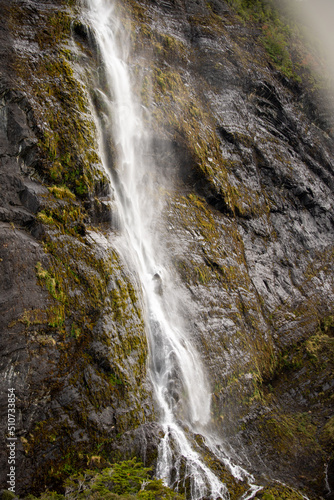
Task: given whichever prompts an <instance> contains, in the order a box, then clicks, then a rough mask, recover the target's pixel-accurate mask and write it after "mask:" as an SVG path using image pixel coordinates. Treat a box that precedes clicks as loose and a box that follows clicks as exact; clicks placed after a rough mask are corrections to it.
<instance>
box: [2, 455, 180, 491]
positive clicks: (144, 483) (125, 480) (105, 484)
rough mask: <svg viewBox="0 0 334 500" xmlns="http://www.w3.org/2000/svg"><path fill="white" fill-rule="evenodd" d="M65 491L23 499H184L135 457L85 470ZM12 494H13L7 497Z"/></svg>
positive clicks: (68, 483) (72, 478)
mask: <svg viewBox="0 0 334 500" xmlns="http://www.w3.org/2000/svg"><path fill="white" fill-rule="evenodd" d="M63 489H65V495H63V494H59V493H56V492H48V493H43V494H42V495H40V496H39V497H35V496H33V495H28V496H27V497H25V499H24V500H37V498H38V499H40V500H63V499H64V500H65V499H66V500H81V499H85V498H86V499H92V500H134V499H140V500H184V496H183V495H181V494H179V493H177V492H176V491H173V490H172V489H170V488H168V487H167V486H165V485H164V484H163V482H162V480H161V479H155V478H154V477H152V469H151V468H148V467H144V465H143V464H142V463H141V462H139V461H137V459H136V458H133V459H131V460H127V461H124V462H120V463H115V464H113V465H111V466H110V467H108V468H105V469H103V470H101V471H100V472H98V471H97V470H85V471H84V472H83V473H79V474H74V475H72V476H71V477H70V478H69V479H67V480H66V481H65V484H64V487H63ZM8 498H12V497H8Z"/></svg>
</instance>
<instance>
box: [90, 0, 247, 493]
mask: <svg viewBox="0 0 334 500" xmlns="http://www.w3.org/2000/svg"><path fill="white" fill-rule="evenodd" d="M86 2H87V5H88V14H87V15H88V22H89V24H90V25H91V27H92V28H93V30H94V32H95V37H96V41H97V44H98V47H99V51H100V54H101V59H102V64H103V67H104V77H105V80H106V82H107V84H106V85H105V86H104V92H102V91H99V92H101V98H102V99H103V100H104V109H105V116H104V125H103V129H104V131H103V132H102V131H101V133H100V136H101V141H100V149H101V157H102V159H103V161H104V163H105V168H106V172H107V173H108V175H109V177H110V179H111V184H112V187H113V189H114V196H115V202H116V205H117V211H118V214H119V219H120V222H119V225H120V228H121V232H122V236H121V241H122V242H123V244H122V246H121V252H122V255H123V257H124V258H125V260H127V261H128V262H129V263H130V265H131V266H133V267H134V269H133V271H134V273H135V274H136V275H137V276H138V277H139V281H140V284H141V288H142V294H143V301H144V308H145V311H146V323H147V324H146V329H147V335H148V342H149V346H150V372H151V378H152V382H153V386H154V390H155V396H156V400H157V402H158V405H159V409H160V415H161V416H160V424H161V426H162V428H163V430H164V437H163V438H162V440H161V443H160V446H159V453H158V465H157V475H158V476H159V477H161V478H163V479H164V480H165V482H166V483H167V484H169V485H174V486H175V485H177V484H178V483H180V481H184V482H185V484H186V485H187V496H189V497H190V498H191V499H193V500H199V499H202V498H209V497H210V498H212V499H223V500H225V499H228V498H229V493H228V491H227V488H226V486H225V485H224V484H223V483H222V482H221V481H220V480H219V479H218V478H217V476H216V475H215V474H214V473H213V472H212V471H211V470H210V469H209V467H207V466H206V464H205V463H204V462H203V461H202V459H201V457H200V454H199V453H198V451H196V450H195V448H194V446H193V445H192V444H191V441H190V439H189V438H188V437H187V435H188V434H189V433H199V434H202V435H203V436H204V437H205V428H206V426H207V425H208V423H209V419H210V401H211V394H210V388H209V385H208V383H207V381H206V377H205V373H204V370H203V368H202V364H201V360H200V358H199V355H198V353H197V352H196V350H195V348H194V347H193V346H192V344H191V342H190V340H189V335H188V334H186V329H184V328H182V327H181V326H180V325H181V324H182V322H181V321H180V320H179V318H178V317H177V314H176V313H175V311H173V310H172V309H173V308H172V307H171V302H172V300H171V294H168V292H166V293H165V292H164V293H163V294H161V277H163V282H164V286H165V283H167V282H168V280H169V277H168V272H167V269H166V268H164V266H163V265H162V263H161V262H158V261H157V259H158V255H159V252H157V250H156V249H155V245H154V241H153V233H154V231H152V224H154V218H155V217H156V215H157V211H158V205H159V203H156V204H155V201H154V200H156V199H157V196H156V194H155V193H156V191H157V188H156V187H155V186H154V181H153V180H152V179H153V178H154V165H153V166H152V162H151V161H149V159H148V155H147V154H145V145H146V144H148V140H147V137H145V131H144V126H143V124H142V121H141V117H140V114H141V113H140V111H139V110H140V107H138V106H137V105H136V104H135V100H134V97H133V93H132V90H131V83H130V76H129V68H128V65H127V53H126V50H127V48H126V47H127V45H128V44H127V43H126V40H125V38H124V37H125V34H124V33H123V29H122V26H121V24H120V22H119V21H118V20H117V16H116V15H115V3H114V2H113V1H111V0H86ZM101 128H102V127H101ZM106 132H107V133H110V134H112V135H113V141H114V143H115V144H116V149H117V159H116V163H117V168H116V169H113V172H111V171H110V169H108V161H107V156H108V155H107V154H106V151H105V147H104V141H103V137H104V138H105V135H106ZM146 153H147V151H146ZM166 289H168V285H167V286H166ZM174 309H175V308H174ZM210 439H212V438H210ZM210 439H209V440H208V447H209V448H212V447H213V445H212V446H210ZM213 451H215V450H213ZM224 460H225V461H226V460H227V459H226V456H225V455H224ZM227 462H228V463H227V465H228V466H229V467H230V470H231V472H232V473H233V471H234V469H233V467H234V466H232V464H230V463H229V461H228V460H227ZM181 468H182V474H181ZM239 469H240V468H238V471H237V475H239V476H242V479H248V480H249V479H251V476H250V475H249V474H247V473H246V472H245V471H243V470H242V469H240V470H239ZM185 478H186V479H185ZM250 491H252V488H251V489H250ZM252 496H253V495H252V494H251V495H247V496H245V497H244V498H251V497H252Z"/></svg>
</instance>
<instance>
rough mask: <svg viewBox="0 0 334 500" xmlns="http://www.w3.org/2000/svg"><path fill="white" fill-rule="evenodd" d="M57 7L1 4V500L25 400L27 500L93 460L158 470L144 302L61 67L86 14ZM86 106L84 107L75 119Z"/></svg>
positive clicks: (22, 482) (22, 450)
mask: <svg viewBox="0 0 334 500" xmlns="http://www.w3.org/2000/svg"><path fill="white" fill-rule="evenodd" d="M51 3H52V2H51ZM51 3H50V2H37V3H36V2H30V1H23V2H21V1H20V2H19V1H18V2H16V1H14V2H12V3H11V4H10V5H8V2H2V1H1V2H0V10H1V11H2V12H3V15H2V16H1V20H0V22H1V30H0V37H1V68H2V74H1V78H0V205H1V206H0V268H1V272H0V304H1V314H0V345H1V353H0V371H1V383H0V394H1V396H0V398H1V400H0V433H1V444H0V484H1V486H0V488H7V487H8V484H7V479H8V478H7V474H8V472H9V469H8V467H9V464H8V448H7V446H6V445H7V440H6V438H7V436H8V435H7V432H8V428H7V420H8V419H7V417H8V412H7V407H8V404H7V403H8V401H7V394H8V389H11V388H13V389H14V390H15V395H16V408H15V411H16V413H15V417H16V422H15V437H16V438H17V441H16V448H15V461H16V462H15V468H16V493H19V494H20V495H22V494H24V493H26V492H28V491H30V492H32V491H34V492H40V491H41V490H44V489H45V487H46V486H47V485H49V486H50V487H51V488H57V487H59V486H60V485H61V484H62V482H63V480H64V478H65V477H67V476H68V473H69V471H70V470H71V471H74V470H78V469H80V468H81V467H83V468H85V467H87V464H89V463H91V457H92V456H93V457H95V459H97V458H98V459H99V463H101V464H102V465H103V463H105V460H106V458H107V457H108V459H109V458H110V453H111V449H113V456H114V459H116V460H117V459H121V458H122V457H123V456H124V457H125V456H126V454H127V453H128V455H136V456H138V457H140V456H142V458H143V459H147V460H148V461H149V462H150V463H151V462H152V460H154V458H155V455H154V451H153V445H152V444H151V443H154V438H153V437H152V438H149V436H152V433H153V431H152V429H151V428H150V426H149V425H148V426H147V427H146V424H147V423H149V422H150V421H151V420H152V418H153V411H154V410H153V403H152V399H151V395H150V394H151V387H150V384H149V382H148V380H147V377H146V357H147V345H146V338H145V333H144V326H143V321H142V317H141V311H140V305H139V300H138V297H137V292H136V290H135V288H134V284H133V282H132V281H133V278H131V277H130V276H129V275H128V274H127V271H126V270H125V269H124V265H123V263H122V262H121V260H120V259H119V257H118V256H117V253H116V251H114V250H113V249H112V246H111V245H110V244H109V243H108V242H107V240H106V238H105V236H104V233H105V231H106V230H107V229H108V228H109V224H110V223H111V224H112V225H114V226H116V222H115V221H114V219H115V216H114V211H113V208H112V193H111V191H110V187H109V185H108V183H107V181H106V177H105V176H104V174H103V172H102V169H101V165H99V164H98V159H97V158H98V157H97V155H96V154H95V156H94V155H91V156H90V158H89V161H91V162H92V163H91V165H90V168H89V171H87V170H86V171H85V172H84V173H83V170H84V168H85V167H84V166H83V165H82V164H80V161H81V162H82V160H83V159H84V153H83V151H84V150H86V151H93V149H94V147H96V143H94V141H93V136H94V133H95V132H94V126H93V125H92V123H93V122H92V118H91V117H89V119H87V120H86V118H84V115H83V114H82V113H83V106H87V108H88V101H89V96H88V94H85V93H84V92H82V94H80V93H78V94H76V93H75V92H74V91H73V87H71V85H73V84H74V82H75V81H76V80H75V78H74V76H73V69H71V67H70V66H69V65H68V64H67V62H66V61H65V60H63V61H62V68H61V69H60V68H59V67H58V66H57V64H59V61H61V60H62V59H61V58H62V54H64V53H63V52H62V53H60V52H59V51H60V50H64V48H65V45H64V44H66V43H68V44H69V47H67V52H66V54H67V55H68V54H70V56H69V58H70V59H72V58H73V53H72V52H71V50H72V51H75V50H76V49H75V47H76V45H75V44H74V42H73V44H74V45H71V43H72V42H71V40H72V39H71V36H70V32H69V31H68V26H69V23H68V17H67V16H69V15H72V16H73V19H74V12H71V13H70V11H69V10H68V8H67V6H66V2H64V3H62V2H56V4H55V3H54V2H53V3H52V5H51ZM78 25H79V24H78ZM43 30H45V31H43ZM52 30H53V31H52ZM66 30H67V31H66ZM50 33H51V35H50ZM52 37H53V38H52ZM57 37H58V39H57ZM81 38H82V37H81ZM84 43H85V40H83V39H81V40H80V47H81V49H82V50H84ZM86 43H88V41H87V38H86ZM50 46H51V49H50ZM87 51H88V48H87ZM76 55H77V54H76ZM85 57H86V56H84V54H83V53H82V58H83V59H85ZM82 64H84V63H82ZM30 65H32V67H33V69H32V67H30ZM47 68H49V71H50V73H47ZM57 68H58V69H57ZM59 69H60V71H59ZM57 71H58V73H57ZM63 71H65V72H66V77H64V75H63V73H62V72H63ZM48 78H49V79H50V80H49V83H48V84H46V79H48ZM62 78H65V80H64V81H63V82H62V83H60V82H61V80H62ZM57 81H58V85H59V88H58V90H59V92H60V93H58V91H57ZM50 82H55V89H56V90H55V93H54V94H53V95H51V94H52V90H51V87H50ZM51 84H52V83H51ZM80 85H81V84H80V83H79V82H78V87H77V90H79V89H80V88H81V87H80ZM73 94H74V95H75V96H76V97H75V99H77V100H75V99H74V101H73V106H71V107H70V108H66V106H67V105H68V102H67V99H68V98H69V97H68V96H70V95H73ZM48 100H49V101H48ZM64 103H65V108H66V109H67V111H66V113H67V112H68V113H73V115H70V116H69V117H68V118H66V120H65V121H66V124H65V122H64V123H59V125H60V129H62V134H63V136H61V135H59V132H57V131H56V127H57V124H58V122H59V121H60V119H59V113H61V110H62V107H63V106H64ZM70 109H71V111H70ZM55 116H56V118H57V121H56V118H55ZM71 116H72V118H73V116H74V117H75V120H76V122H75V126H76V128H77V132H76V137H75V138H73V142H72V143H71V138H70V137H69V136H68V133H69V128H68V126H69V124H70V120H71ZM63 118H64V115H63ZM64 119H65V118H64ZM89 123H90V124H91V126H89ZM82 130H84V134H83V135H82V141H83V142H82V150H81V151H79V149H78V146H75V144H76V143H77V142H78V140H79V139H78V138H79V137H80V131H82ZM94 140H95V139H94ZM84 141H87V143H85V142H84ZM88 143H89V147H88V145H87V144H88ZM66 144H69V145H70V152H69V151H66V149H64V148H65V147H66ZM73 144H74V146H73ZM72 153H73V154H74V156H75V159H74V156H73V157H72V158H71V154H72ZM95 161H96V164H95V167H94V166H93V163H94V162H95ZM65 164H66V169H67V170H66V173H65V169H64V165H65ZM86 165H87V164H86ZM69 168H70V169H71V168H72V169H73V170H74V171H75V177H74V178H73V182H74V184H73V185H72V186H70V185H67V186H66V187H65V185H64V184H65V182H64V179H61V178H60V177H59V175H60V174H61V173H63V174H64V176H65V177H66V178H67V179H69V177H68V172H69V171H68V169H69ZM80 172H81V174H80ZM61 175H62V174H61ZM78 179H79V181H78ZM89 179H90V180H89ZM77 181H78V182H77ZM85 183H86V184H85ZM90 183H91V184H90ZM88 185H89V186H90V187H87V186H88ZM71 189H74V190H75V189H76V191H77V192H76V195H75V194H74V193H73V192H72V191H71ZM79 193H80V194H79ZM129 332H131V335H129ZM130 387H131V388H130ZM136 429H138V430H136ZM130 434H131V435H130ZM103 450H104V451H103ZM108 450H109V451H108Z"/></svg>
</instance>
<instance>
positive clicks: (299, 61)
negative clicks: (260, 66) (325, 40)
mask: <svg viewBox="0 0 334 500" xmlns="http://www.w3.org/2000/svg"><path fill="white" fill-rule="evenodd" d="M227 1H228V3H229V4H230V5H231V6H232V7H233V8H234V9H235V11H236V12H237V13H238V14H239V15H240V17H241V18H242V19H243V20H244V21H245V22H253V23H255V24H257V25H258V26H259V28H260V29H261V31H262V37H261V38H262V43H263V45H264V47H265V49H266V51H267V53H268V54H269V56H270V58H271V60H272V62H273V64H274V65H275V66H276V67H277V69H279V70H280V71H281V72H282V73H283V74H284V75H285V76H287V77H288V78H293V79H294V80H297V81H299V82H300V81H302V80H303V81H304V82H308V83H309V84H310V85H311V87H312V88H315V87H317V86H319V85H320V86H323V85H326V83H325V82H326V79H327V76H326V75H321V74H320V73H318V74H316V72H317V70H318V71H319V69H320V67H321V64H322V62H323V59H324V56H322V55H321V54H320V53H319V50H318V47H317V43H316V41H314V40H313V42H312V44H311V42H310V41H309V39H308V37H307V36H306V35H307V28H306V27H305V26H304V25H303V24H302V21H301V19H298V20H297V18H296V17H295V15H294V12H293V6H291V2H288V1H285V0H279V1H276V2H275V1H274V0H227ZM319 63H320V64H319ZM322 71H324V67H322Z"/></svg>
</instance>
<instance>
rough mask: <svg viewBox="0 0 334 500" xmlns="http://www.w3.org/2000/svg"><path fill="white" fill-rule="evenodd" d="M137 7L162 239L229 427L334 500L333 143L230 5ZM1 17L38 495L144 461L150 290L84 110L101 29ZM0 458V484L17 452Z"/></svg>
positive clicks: (7, 311)
mask: <svg viewBox="0 0 334 500" xmlns="http://www.w3.org/2000/svg"><path fill="white" fill-rule="evenodd" d="M125 4H126V9H127V11H128V13H129V15H130V16H132V18H133V20H134V25H133V26H135V34H136V36H135V37H134V38H133V39H134V40H135V42H134V47H133V58H132V61H131V62H132V67H133V68H134V70H135V69H136V68H138V66H139V70H140V71H141V73H140V74H143V75H144V77H146V76H147V77H149V81H150V84H147V86H146V87H145V78H143V81H144V84H143V89H142V92H141V98H142V99H143V102H144V104H145V106H146V109H148V110H149V112H150V116H151V118H150V120H149V122H150V124H152V122H153V127H152V128H153V133H152V137H153V138H152V151H153V155H154V157H155V159H156V165H157V168H158V169H159V176H160V178H161V184H162V185H163V187H166V188H167V190H168V195H167V196H166V204H165V210H164V212H163V214H162V215H161V221H160V228H161V231H162V232H163V238H160V239H161V241H163V244H162V246H163V247H164V249H165V250H164V251H165V252H166V254H167V255H166V262H169V266H170V272H171V274H173V275H175V279H176V282H177V283H178V284H179V286H180V289H181V296H182V298H183V301H182V303H180V311H181V312H182V315H183V316H185V318H186V320H187V321H188V327H189V335H190V336H191V338H192V340H193V341H194V342H195V343H196V345H197V348H198V350H199V351H200V352H201V354H202V357H203V360H204V364H205V367H206V370H207V373H208V377H209V379H210V382H211V387H212V392H213V398H212V418H213V422H214V424H215V426H216V428H217V432H218V433H219V434H220V435H221V436H222V437H223V438H224V439H227V440H229V441H230V442H231V443H232V445H233V446H234V448H235V450H242V452H241V451H240V454H239V460H240V463H242V464H243V465H244V466H246V468H247V467H251V468H253V470H254V471H255V472H256V473H258V476H259V477H261V474H265V475H266V476H269V477H270V476H271V477H273V478H275V479H280V480H282V481H286V482H288V483H289V484H291V485H294V486H298V487H305V488H307V490H308V492H309V494H310V496H312V495H315V496H319V495H324V494H325V492H326V491H325V490H326V484H325V481H326V477H325V475H324V467H323V464H324V463H326V464H328V467H327V470H328V477H327V480H328V481H329V483H330V484H332V482H333V456H332V449H333V447H332V444H333V443H332V441H331V438H330V437H329V436H330V435H331V434H330V431H329V429H330V426H329V423H330V422H331V421H330V416H331V411H332V405H333V398H332V392H333V385H332V384H331V378H332V371H333V351H332V337H333V299H334V296H333V268H332V266H333V223H334V221H333V186H334V173H333V157H334V156H333V153H334V144H333V139H332V137H331V136H330V135H328V134H327V133H326V132H324V130H323V129H326V126H325V124H322V127H323V128H322V129H321V128H318V127H317V126H315V124H314V123H313V121H314V120H315V113H316V111H315V108H314V106H313V107H312V113H310V111H309V107H308V108H304V109H303V105H302V103H303V102H304V101H303V96H302V91H301V89H300V87H299V86H298V85H297V84H294V83H293V82H289V81H287V80H286V79H284V78H283V77H282V75H280V74H279V73H278V72H277V71H276V70H275V69H274V68H273V67H272V66H271V65H270V63H269V61H268V59H267V56H266V54H265V53H264V51H263V49H262V48H261V45H259V43H258V41H259V40H258V38H259V33H258V32H257V29H255V28H254V26H251V27H248V26H244V25H241V24H240V23H239V21H238V19H237V18H236V17H235V16H234V15H233V12H232V11H231V9H230V8H229V7H228V5H227V4H226V3H225V2H224V1H221V0H213V1H210V2H208V3H207V2H204V1H202V0H198V1H191V0H187V1H183V2H181V1H178V0H175V1H174V0H173V1H172V0H152V1H147V2H145V1H143V0H141V1H130V0H129V2H127V3H126V2H125ZM140 9H142V10H140ZM0 10H1V12H4V15H3V16H2V17H1V19H0V22H1V30H0V42H1V43H0V57H1V63H2V76H1V80H0V181H1V182H0V201H1V206H0V259H1V260H0V266H1V274H0V281H1V286H0V303H1V314H0V325H1V330H0V331H1V335H0V344H1V350H0V356H1V358H0V369H1V373H2V375H3V376H2V377H1V386H0V394H1V400H0V402H1V404H0V407H1V414H0V428H1V434H0V435H1V436H5V435H6V421H7V413H6V411H7V399H6V398H7V389H8V388H9V387H15V390H16V395H17V407H16V411H17V414H16V417H17V421H16V434H17V437H18V438H19V439H18V445H17V464H16V467H17V471H20V474H19V479H18V480H17V492H19V493H20V492H22V493H23V492H26V491H40V490H42V489H44V488H45V487H48V488H51V489H52V488H54V487H58V486H59V484H60V483H61V482H62V480H63V479H64V478H65V477H66V476H67V474H68V473H69V471H70V472H71V473H72V472H75V470H76V469H82V468H85V467H86V466H87V463H90V460H91V457H92V456H96V455H101V460H102V462H103V460H106V459H109V458H110V456H111V455H112V456H113V459H115V460H119V459H122V458H127V457H128V456H134V455H137V456H141V457H142V459H143V460H145V461H146V463H148V464H151V463H153V462H154V459H155V457H156V448H157V443H158V439H159V426H158V425H156V424H154V423H152V421H153V420H154V419H155V417H154V411H153V404H154V403H153V402H152V395H151V387H150V384H149V382H148V381H147V377H146V357H147V345H146V339H145V329H144V324H143V317H142V313H141V306H140V300H139V297H138V290H136V283H134V280H133V278H132V277H131V274H130V273H129V272H128V270H127V268H126V266H125V264H124V263H123V262H122V261H121V259H120V257H119V256H118V255H117V252H116V251H115V250H114V249H113V248H112V236H113V234H114V233H113V232H112V233H111V238H110V237H109V238H108V239H107V238H106V234H109V235H110V225H111V229H112V231H116V232H117V231H118V230H119V222H118V218H117V210H116V208H115V207H114V205H113V200H112V192H111V191H110V188H109V186H108V182H107V179H106V178H105V176H104V174H103V172H102V171H101V167H100V165H99V162H100V160H99V159H98V157H97V155H96V154H95V155H93V154H91V156H85V154H86V153H87V151H92V150H93V149H94V147H92V144H94V141H95V142H96V136H95V129H94V125H92V117H91V116H90V111H89V110H90V107H89V106H90V105H94V106H95V111H96V113H97V114H98V115H99V113H100V114H101V113H102V112H103V110H102V109H101V103H99V102H98V98H97V96H96V94H94V92H92V94H89V93H88V91H86V90H83V85H82V82H84V83H85V84H86V87H87V88H89V87H90V86H93V81H94V78H93V76H92V74H97V73H98V71H97V66H98V65H99V64H98V63H99V61H97V60H96V59H97V57H98V54H97V51H96V46H95V45H94V42H93V40H92V37H91V32H90V29H89V27H87V26H85V25H84V24H83V23H82V21H81V20H80V21H79V20H78V18H77V17H76V15H75V13H74V12H73V11H70V10H69V7H68V5H67V3H66V2H61V1H58V2H57V3H56V4H55V3H54V2H47V1H45V2H44V1H39V2H35V1H32V0H31V1H30V0H29V1H28V0H20V1H13V2H12V3H11V8H10V7H9V5H8V2H6V1H4V0H0ZM48 16H49V17H48ZM69 19H70V20H71V22H69ZM43 26H44V28H45V29H44V28H43ZM70 27H71V29H70ZM43 29H44V31H43ZM71 30H72V31H71ZM14 39H15V43H14ZM148 47H149V49H148ZM66 51H67V52H66ZM64 53H65V56H64ZM66 54H67V56H68V59H66V57H67V56H66ZM138 55H140V57H138ZM75 61H79V63H78V66H76V62H75ZM59 64H60V65H59ZM25 68H28V70H29V71H26V69H25ZM148 68H149V69H148ZM100 79H101V80H103V75H102V76H101V75H100ZM102 84H103V82H102ZM71 96H76V98H75V99H74V100H73V101H72V100H70V99H71ZM70 110H71V115H70V114H69V112H70ZM73 116H74V117H75V121H73V123H72V122H71V118H73ZM312 120H313V121H312ZM319 121H320V122H323V117H322V118H321V120H319ZM59 124H60V125H61V126H59ZM71 127H72V128H71ZM73 130H75V131H76V133H75V134H73ZM74 135H75V140H74V139H73V137H74ZM66 144H69V145H70V146H69V148H68V149H66ZM109 146H110V145H109ZM109 157H110V158H109ZM108 159H109V160H110V163H111V164H112V162H113V154H112V147H111V146H110V151H109V150H108ZM77 172H78V173H77ZM65 187H66V188H67V190H66V189H65ZM166 250H167V251H166ZM154 281H155V286H156V290H157V293H159V294H161V293H163V294H164V293H168V290H167V291H166V290H165V283H162V281H161V277H160V276H159V275H156V276H155V277H154ZM309 412H311V413H309ZM291 443H292V444H291ZM0 450H1V451H0V487H3V486H5V482H6V474H7V451H6V447H5V442H4V441H3V442H2V443H1V445H0ZM282 457H283V458H282ZM249 464H251V466H250V465H249ZM264 464H265V465H264ZM51 469H52V471H53V472H51V473H50V471H51ZM251 472H252V471H251Z"/></svg>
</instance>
